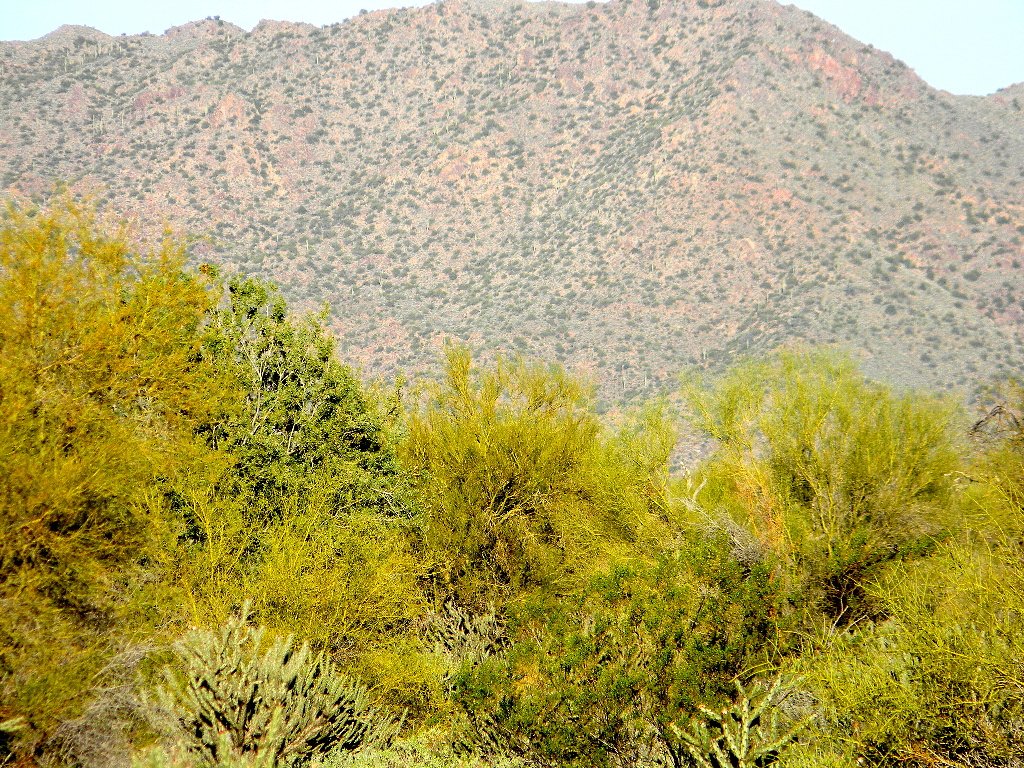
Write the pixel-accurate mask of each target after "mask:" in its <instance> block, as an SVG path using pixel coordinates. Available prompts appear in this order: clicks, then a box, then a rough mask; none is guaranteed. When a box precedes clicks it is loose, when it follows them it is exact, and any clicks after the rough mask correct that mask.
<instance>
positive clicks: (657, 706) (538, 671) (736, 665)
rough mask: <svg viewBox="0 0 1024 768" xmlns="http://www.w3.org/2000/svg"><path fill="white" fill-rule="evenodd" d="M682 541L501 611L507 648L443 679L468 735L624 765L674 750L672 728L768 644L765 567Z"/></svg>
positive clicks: (542, 759)
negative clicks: (568, 590) (650, 559)
mask: <svg viewBox="0 0 1024 768" xmlns="http://www.w3.org/2000/svg"><path fill="white" fill-rule="evenodd" d="M719 544H720V543H719V542H699V541H698V542H688V543H685V544H681V546H680V547H678V548H677V551H675V552H673V553H666V554H664V555H661V556H660V557H658V559H657V561H656V562H655V563H653V564H651V565H646V566H645V565H641V564H639V563H638V564H637V565H636V566H634V567H632V568H619V569H616V570H615V571H613V572H612V573H610V574H606V575H604V576H601V577H597V578H595V579H594V580H593V581H592V582H591V584H590V585H588V587H587V588H586V589H585V590H583V591H582V592H581V593H580V594H578V595H574V596H572V597H563V598H561V599H559V600H558V601H557V602H556V601H554V600H551V599H545V598H544V597H541V596H537V597H535V598H533V599H530V600H527V601H525V602H524V604H523V605H521V606H516V607H514V608H512V609H510V611H509V618H508V621H509V625H508V628H507V630H506V631H507V642H508V648H507V650H499V651H497V652H494V653H490V654H485V655H483V656H481V657H479V658H473V659H470V660H469V661H468V663H467V664H466V665H465V666H464V667H463V669H461V670H460V671H459V672H458V673H457V674H456V676H455V678H454V680H453V684H452V687H453V696H454V697H455V700H456V701H457V702H458V704H459V705H460V706H461V707H462V709H463V711H464V712H465V714H466V720H467V723H468V736H469V742H470V743H471V744H473V745H474V747H475V748H477V749H481V750H485V751H491V752H494V753H498V754H501V753H505V754H517V755H521V756H523V757H525V758H527V759H528V760H531V761H534V762H537V763H539V764H541V765H550V766H581V767H582V766H587V767H588V768H592V767H593V766H607V765H620V764H622V765H630V764H633V763H632V762H631V761H636V760H638V759H642V758H643V759H653V758H655V757H657V756H658V755H663V756H670V755H671V756H675V757H678V756H679V755H681V754H683V752H684V750H683V745H682V743H681V742H680V740H679V732H680V731H679V728H680V727H681V726H684V725H685V724H686V723H688V722H689V720H690V718H691V716H692V715H694V714H695V713H696V712H697V711H698V708H699V706H701V705H702V704H708V705H712V704H717V703H719V702H721V701H724V700H727V699H728V697H729V691H730V690H731V689H732V681H733V680H734V679H735V678H736V677H737V676H738V675H740V674H742V673H743V671H744V670H745V669H746V668H747V666H748V665H751V664H755V663H758V662H760V661H763V660H764V655H763V654H764V653H765V650H766V649H767V648H770V646H771V644H772V636H773V634H774V626H773V621H772V612H773V605H774V603H775V595H774V594H773V589H772V586H771V585H770V583H769V573H768V571H767V569H764V568H755V569H754V570H752V571H749V572H744V569H742V568H741V567H740V566H739V565H738V564H737V563H735V562H734V561H732V560H731V558H730V557H729V556H728V552H727V549H726V548H725V547H724V546H720V545H719Z"/></svg>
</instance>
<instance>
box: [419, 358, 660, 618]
mask: <svg viewBox="0 0 1024 768" xmlns="http://www.w3.org/2000/svg"><path fill="white" fill-rule="evenodd" d="M446 363H447V368H446V372H445V378H444V381H443V383H441V384H439V385H438V386H436V387H434V388H433V389H431V390H430V391H429V392H428V395H427V397H426V399H425V400H424V402H422V403H421V404H420V406H419V408H418V409H416V410H414V411H413V412H412V413H411V415H410V416H409V424H408V434H407V437H406V439H405V442H404V444H403V448H402V457H403V459H404V462H405V466H406V468H407V471H409V472H410V473H411V474H412V476H413V478H414V482H415V483H416V486H417V490H418V491H419V497H420V499H421V502H420V503H421V504H422V507H423V516H424V524H423V526H424V539H425V546H426V551H427V553H428V556H429V557H430V558H431V561H432V562H433V563H434V564H436V569H435V570H436V576H437V579H436V582H435V584H436V587H437V590H438V594H437V596H438V597H439V598H445V597H454V598H455V599H456V600H457V601H458V602H461V603H464V604H467V605H479V606H483V605H486V604H487V603H492V604H495V605H498V604H501V603H503V602H505V601H506V600H508V599H510V598H513V597H515V596H516V595H517V594H520V593H522V592H524V591H529V590H531V589H534V588H538V587H542V588H544V589H547V590H551V591H553V592H559V591H564V590H566V589H570V588H572V587H573V586H574V585H576V584H579V583H581V581H582V580H585V579H586V578H587V577H588V576H589V574H591V573H593V571H594V569H595V568H598V567H600V568H604V567H606V566H607V565H608V564H610V563H613V562H616V561H617V560H621V559H622V558H628V557H632V556H635V555H636V554H637V553H639V552H642V551H644V549H645V547H646V546H647V545H648V544H650V542H652V541H656V540H658V538H659V537H660V536H661V535H662V534H663V528H662V523H663V521H662V516H661V515H662V510H663V507H664V482H663V477H662V475H663V473H664V472H666V471H667V470H666V467H667V458H668V452H669V450H670V449H671V445H672V440H671V438H670V437H669V436H668V434H669V433H670V432H671V430H669V429H668V428H667V427H666V425H665V423H664V422H663V421H661V420H658V419H657V418H651V419H649V420H648V421H647V423H646V424H644V425H643V426H642V427H641V428H640V429H642V430H643V431H645V432H646V433H648V436H649V437H651V439H648V440H644V439H640V438H639V437H638V436H637V434H636V432H635V431H634V432H633V433H628V432H624V433H623V434H622V435H614V434H611V432H610V431H609V430H605V429H604V428H603V427H602V425H601V424H600V422H599V421H598V418H597V415H596V413H595V412H594V410H593V406H592V401H591V398H590V392H589V390H588V389H587V388H586V387H585V386H584V385H582V384H581V383H580V382H579V381H577V380H575V379H573V378H572V377H571V376H569V375H568V374H567V373H566V372H565V371H564V370H562V369H561V368H559V367H556V366H543V365H536V364H529V363H526V362H523V361H522V360H499V361H498V362H497V363H496V364H495V365H493V366H492V367H490V368H489V369H484V368H479V367H476V366H474V365H473V363H472V360H471V358H470V355H469V352H468V351H467V350H465V349H464V348H459V347H449V348H448V350H447V353H446ZM642 446H643V447H642Z"/></svg>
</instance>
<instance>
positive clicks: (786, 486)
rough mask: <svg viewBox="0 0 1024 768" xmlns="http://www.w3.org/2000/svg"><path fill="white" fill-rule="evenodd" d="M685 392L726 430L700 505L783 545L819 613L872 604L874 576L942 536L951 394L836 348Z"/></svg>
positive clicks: (847, 618)
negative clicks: (931, 393)
mask: <svg viewBox="0 0 1024 768" xmlns="http://www.w3.org/2000/svg"><path fill="white" fill-rule="evenodd" d="M688 394H689V399H690V403H691V407H692V411H693V413H694V416H695V422H696V424H697V426H699V427H700V428H701V429H702V430H703V431H704V432H705V433H706V434H707V435H708V436H710V437H711V438H713V439H714V440H715V442H716V445H715V449H714V452H713V453H712V455H711V456H710V457H709V458H708V459H707V460H706V461H705V462H704V463H703V464H702V465H701V466H700V468H699V469H698V471H697V473H696V475H697V477H698V478H700V482H701V483H703V487H702V491H701V493H700V495H699V498H698V499H697V502H698V504H697V505H696V507H699V508H701V509H702V510H703V512H704V513H705V515H709V516H710V517H711V518H714V517H716V516H718V515H722V514H724V515H727V516H728V517H729V518H731V520H732V521H734V522H737V523H739V524H741V525H742V526H744V527H745V528H746V530H747V531H749V532H750V533H751V534H752V535H753V536H754V537H755V539H756V540H757V542H759V544H760V545H761V546H763V547H764V548H765V549H766V550H770V551H774V552H776V553H777V554H778V555H780V556H781V557H782V558H783V560H784V561H785V562H787V563H788V568H789V571H790V573H792V574H793V575H794V576H795V578H796V582H795V583H794V585H793V586H794V593H796V592H799V593H800V594H801V595H802V597H801V601H802V602H804V603H805V604H806V605H807V606H808V607H809V609H810V610H811V615H810V616H809V618H810V619H811V620H812V621H814V622H817V621H818V620H817V619H816V618H815V616H817V615H820V613H823V614H824V615H825V617H827V619H828V621H829V622H831V623H834V624H836V625H849V624H851V623H853V622H855V621H857V620H858V619H860V618H862V617H863V616H865V615H869V614H871V613H872V612H873V611H874V610H876V609H875V608H873V607H872V606H871V605H870V604H869V602H866V601H865V597H866V593H865V589H864V588H865V585H866V584H867V583H868V582H869V581H870V580H871V579H872V578H873V577H874V576H876V575H877V574H879V573H881V572H882V571H884V569H885V567H886V566H887V565H888V564H889V563H892V562H896V561H899V560H901V559H904V558H907V557H910V556H914V555H919V554H922V553H924V552H926V551H928V550H929V549H931V548H932V547H933V546H934V544H935V542H936V540H937V539H939V538H941V537H942V536H944V535H946V532H947V528H948V524H949V522H950V520H951V519H952V512H951V507H952V498H953V495H952V489H953V480H954V477H955V476H956V472H957V470H958V469H960V468H961V459H960V455H961V449H962V447H961V446H960V445H958V444H957V440H956V439H955V436H954V432H953V427H954V424H955V422H956V414H957V411H956V409H955V408H954V407H953V406H952V405H950V404H949V403H947V402H945V401H943V400H939V399H937V398H934V397H928V396H926V395H922V394H918V393H907V394H895V393H893V392H892V391H891V390H890V389H888V388H887V387H885V386H883V385H880V384H875V383H872V382H869V381H867V380H866V379H865V378H864V377H863V376H862V375H861V374H860V373H859V372H858V371H857V369H856V367H855V366H854V365H853V364H852V363H851V362H850V361H849V360H848V359H846V358H843V357H841V356H837V355H835V354H833V353H829V352H826V351H818V352H787V353H783V354H781V355H780V356H779V357H778V359H776V360H775V361H772V362H769V363H751V364H748V365H744V366H740V367H738V368H736V369H735V370H733V371H732V372H730V373H729V374H727V375H726V376H725V377H724V378H723V379H721V380H720V381H718V382H716V383H715V384H714V385H712V386H700V385H696V386H691V387H690V388H689V391H688ZM818 623H819V625H820V622H818Z"/></svg>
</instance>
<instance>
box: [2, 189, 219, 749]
mask: <svg viewBox="0 0 1024 768" xmlns="http://www.w3.org/2000/svg"><path fill="white" fill-rule="evenodd" d="M184 258H185V254H184V250H183V248H182V247H181V246H180V245H179V244H177V243H174V242H172V241H170V240H168V241H166V242H164V243H162V244H161V245H159V246H158V247H157V248H156V249H155V250H153V251H152V252H149V253H146V252H140V251H138V250H137V249H135V248H133V247H132V246H131V245H130V243H129V234H128V232H127V231H126V230H125V229H123V228H118V227H116V226H107V225H104V224H102V223H101V222H99V221H98V219H97V215H96V214H95V213H94V212H93V211H92V210H91V209H89V208H88V207H85V206H81V205H78V204H76V203H75V202H73V201H71V200H69V199H59V200H56V201H55V202H54V203H53V204H52V205H51V207H49V208H46V209H34V208H32V209H23V208H18V207H17V206H14V205H13V204H12V205H9V206H8V207H7V208H6V209H5V210H4V212H3V214H2V218H0V477H2V478H3V482H2V483H0V519H2V523H3V535H2V536H0V718H9V717H11V716H21V717H23V718H24V726H25V727H24V728H23V729H21V730H20V731H18V732H17V734H15V738H14V739H13V740H12V741H13V744H14V748H15V752H16V754H17V755H18V756H19V757H21V758H27V757H28V756H29V755H38V754H39V752H40V750H41V749H42V748H43V744H44V742H45V741H46V739H47V738H48V737H49V736H51V735H52V734H53V730H54V728H55V727H56V726H57V725H58V724H59V723H60V722H61V721H62V720H65V719H69V718H74V717H76V716H77V715H78V714H79V713H80V711H81V709H82V707H83V706H84V700H85V699H86V698H87V697H86V696H85V695H84V692H85V691H86V690H87V689H88V688H89V685H90V681H91V680H92V678H93V676H94V675H95V674H96V673H97V672H98V671H99V670H100V669H101V668H102V667H103V665H104V663H105V660H106V659H108V658H110V656H111V654H113V653H114V652H116V651H117V650H119V649H120V648H123V647H125V646H126V645H130V644H131V643H132V642H133V640H135V639H137V638H138V636H140V635H144V634H145V632H146V631H147V630H146V627H147V626H149V624H148V623H147V621H146V620H144V619H143V616H144V614H143V609H142V605H141V603H140V600H141V597H140V594H141V592H140V589H141V587H142V585H149V584H152V583H154V582H157V581H159V575H160V558H159V555H158V553H159V552H160V550H161V548H162V546H163V538H162V535H163V533H162V532H163V531H165V530H166V529H167V520H168V519H169V515H170V513H169V509H168V505H167V504H166V495H167V493H169V492H170V491H171V490H172V489H174V488H178V487H183V486H186V485H192V486H196V485H198V486H203V485H205V484H208V482H209V476H210V474H211V473H214V474H215V472H216V468H217V467H218V466H220V464H219V460H218V459H217V457H216V456H215V455H213V452H212V451H210V450H209V448H208V447H207V446H206V445H205V444H203V443H202V442H200V441H197V440H196V439H195V438H194V430H195V428H196V427H197V425H198V424H200V423H205V422H209V421H214V420H216V418H217V414H218V413H219V412H220V410H221V409H222V408H223V407H226V406H227V405H228V404H229V403H227V401H229V400H230V396H229V394H226V393H227V392H228V390H227V388H225V387H224V386H223V380H222V378H221V376H220V375H219V373H218V372H217V371H216V370H215V369H214V368H212V367H211V366H209V365H207V364H205V363H203V362H202V361H201V360H199V359H198V357H197V352H198V349H199V346H200V328H201V325H202V322H203V318H204V315H205V313H206V311H207V310H208V309H209V307H210V298H209V294H208V292H207V290H206V287H205V283H204V280H203V279H202V277H201V276H193V275H190V274H189V273H187V272H184V271H183V270H182V265H183V263H184Z"/></svg>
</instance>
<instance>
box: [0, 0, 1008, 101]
mask: <svg viewBox="0 0 1024 768" xmlns="http://www.w3.org/2000/svg"><path fill="white" fill-rule="evenodd" d="M422 4H423V3H422V2H417V0H398V2H395V0H333V1H332V0H171V1H170V2H167V1H166V0H157V2H145V0H143V1H142V2H140V1H139V0H0V40H31V39H34V38H36V37H41V36H42V35H45V34H46V33H47V32H51V31H53V30H54V29H56V28H57V27H59V26H60V25H61V24H84V25H86V26H90V27H95V28H97V29H99V30H102V31H103V32H106V33H107V34H110V35H119V34H121V33H127V34H137V33H139V32H152V33H154V34H159V33H161V32H163V31H164V30H165V29H167V28H168V27H172V26H176V25H178V24H184V23H185V22H187V21H195V20H196V19H203V18H206V17H207V16H215V15H216V16H220V17H221V18H222V19H224V20H225V21H230V22H232V23H234V24H237V25H238V26H240V27H244V28H245V29H252V27H253V26H255V25H256V23H257V22H258V21H259V20H260V19H277V20H286V21H305V22H309V23H311V24H317V25H324V24H333V23H335V22H338V21H343V20H344V19H346V18H349V17H351V16H354V15H356V14H357V13H358V12H359V10H360V9H361V8H365V9H367V10H374V9H376V8H388V7H396V6H402V5H406V6H408V5H422ZM795 4H796V5H797V6H799V7H800V8H803V9H805V10H808V11H811V12H812V13H814V14H816V15H818V16H820V17H821V18H823V19H825V20H827V21H830V22H832V23H833V24H835V25H836V26H837V27H839V28H840V29H842V30H843V31H844V32H846V33H847V34H849V35H852V36H853V37H855V38H857V39H858V40H860V41H862V42H864V43H871V44H872V45H874V46H875V47H876V48H880V49H882V50H885V51H888V52H889V53H891V54H893V55H894V56H896V58H898V59H901V60H902V61H903V62H904V63H906V64H907V65H909V66H910V67H911V68H913V69H914V70H915V71H916V72H917V73H918V74H919V75H920V76H921V77H923V78H924V79H925V80H926V81H927V82H928V83H930V84H931V85H933V86H935V87H936V88H942V89H944V90H947V91H950V92H952V93H957V94H974V95H984V94H988V93H992V92H993V91H996V90H998V89H999V88H1003V87H1005V86H1007V85H1012V84H1013V83H1019V82H1022V81H1024V0H795ZM0 87H2V83H0Z"/></svg>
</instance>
